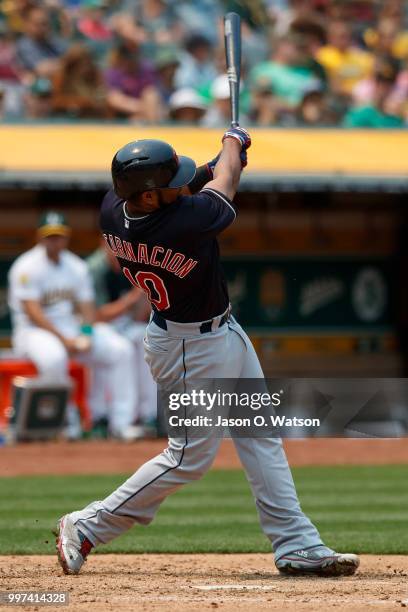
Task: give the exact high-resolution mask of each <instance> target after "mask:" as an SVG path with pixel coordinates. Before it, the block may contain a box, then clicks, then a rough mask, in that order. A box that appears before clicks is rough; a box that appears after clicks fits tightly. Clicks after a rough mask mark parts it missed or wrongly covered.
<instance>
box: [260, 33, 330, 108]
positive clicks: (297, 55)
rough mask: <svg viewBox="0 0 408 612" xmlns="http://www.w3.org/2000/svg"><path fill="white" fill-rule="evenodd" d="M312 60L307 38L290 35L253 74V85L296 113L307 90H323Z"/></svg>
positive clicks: (285, 37)
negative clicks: (272, 94)
mask: <svg viewBox="0 0 408 612" xmlns="http://www.w3.org/2000/svg"><path fill="white" fill-rule="evenodd" d="M310 59H311V58H310V56H309V52H308V49H307V45H306V41H305V39H304V38H303V36H299V35H297V34H295V33H292V34H288V35H287V36H284V37H282V38H281V39H280V40H279V41H278V44H277V47H276V51H275V52H274V53H273V54H272V57H271V59H270V60H269V61H268V62H263V63H261V64H259V65H258V66H256V67H255V68H254V69H253V70H252V71H251V74H250V79H251V82H252V85H253V86H254V88H255V89H256V90H257V91H259V90H262V91H267V90H268V89H269V90H270V91H271V92H273V93H274V95H275V96H276V98H277V99H279V102H280V105H281V107H282V109H283V110H294V109H295V107H296V106H297V105H298V104H299V103H300V102H301V100H302V98H303V96H304V94H305V93H306V92H307V91H311V90H316V89H319V88H321V87H322V83H321V80H320V79H319V78H318V77H317V76H316V74H315V72H314V70H313V67H312V66H311V63H310Z"/></svg>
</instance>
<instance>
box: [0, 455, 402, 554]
mask: <svg viewBox="0 0 408 612" xmlns="http://www.w3.org/2000/svg"><path fill="white" fill-rule="evenodd" d="M293 472H294V477H295V481H296V484H297V489H298V493H299V497H300V500H301V503H302V506H303V509H304V510H305V512H306V513H307V514H308V515H309V516H310V517H311V519H312V520H313V521H314V522H315V524H316V525H317V526H318V528H319V530H320V532H321V535H322V537H323V539H324V541H325V542H326V543H327V544H328V545H330V546H332V547H334V548H337V549H339V550H349V551H356V552H360V553H377V554H385V553H408V478H407V477H408V473H407V472H408V470H407V467H406V466H375V467H310V468H297V469H294V470H293ZM123 480H124V477H123V476H120V475H115V476H65V477H56V476H48V477H24V478H23V477H20V478H0V494H1V496H0V554H11V553H14V554H46V553H53V552H54V538H53V536H52V534H51V533H50V529H51V528H52V527H53V526H54V524H55V522H56V520H57V518H58V517H59V516H60V515H61V514H63V513H65V512H67V511H71V510H74V509H79V508H82V507H83V506H84V505H86V504H87V503H88V502H90V501H93V500H95V499H103V498H104V497H105V496H106V495H107V494H109V493H110V492H111V491H112V490H113V489H114V488H115V487H116V486H117V485H119V484H120V483H121V482H122V481H123ZM98 550H100V551H101V552H122V553H131V552H175V553H182V552H186V553H187V552H230V553H232V552H267V551H269V550H270V545H269V543H268V541H267V540H266V538H265V537H264V536H263V535H262V533H261V531H260V528H259V525H258V521H257V514H256V510H255V506H254V502H253V499H252V496H251V493H250V490H249V487H248V484H247V482H246V480H245V477H244V475H243V473H242V472H241V471H238V470H237V471H212V472H210V473H209V474H207V476H206V477H205V478H204V479H203V480H201V481H200V482H197V483H193V484H191V485H189V486H187V487H185V488H184V489H182V490H180V491H179V492H177V493H176V494H175V495H173V496H171V497H169V498H168V499H167V500H166V501H165V502H164V504H163V506H162V508H161V509H160V511H159V513H158V515H157V517H156V519H155V521H154V522H153V524H152V525H150V526H149V527H140V526H136V527H134V528H133V529H132V530H130V531H129V532H127V533H125V534H124V535H123V536H121V537H120V538H118V539H117V540H115V541H114V542H112V543H111V544H109V545H107V546H103V547H101V548H100V549H98Z"/></svg>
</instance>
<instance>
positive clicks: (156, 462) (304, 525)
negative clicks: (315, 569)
mask: <svg viewBox="0 0 408 612" xmlns="http://www.w3.org/2000/svg"><path fill="white" fill-rule="evenodd" d="M220 319H221V316H220V317H217V318H215V319H214V320H213V324H212V331H211V332H209V333H205V334H202V333H200V329H199V327H200V324H199V323H198V324H197V323H188V324H180V323H170V322H168V329H167V331H165V330H163V329H161V328H160V327H158V326H157V325H156V324H155V323H154V322H152V321H151V322H150V323H149V325H148V327H147V330H146V338H145V357H146V361H147V362H148V364H149V366H150V369H151V371H152V374H153V377H154V379H155V380H156V381H157V383H158V384H159V385H160V382H161V381H166V380H169V379H172V380H182V381H183V385H184V386H185V389H186V391H188V389H189V387H188V385H189V381H191V380H193V379H195V380H197V379H200V378H202V379H204V378H206V379H210V378H263V373H262V369H261V366H260V364H259V361H258V357H257V355H256V353H255V350H254V348H253V346H252V343H251V341H250V339H249V338H248V336H247V335H246V334H245V332H244V331H243V329H242V327H241V326H240V325H239V324H238V323H237V322H236V321H235V319H234V318H233V317H230V319H229V321H228V322H227V323H225V324H224V325H222V326H221V327H218V325H219V322H220ZM220 442H221V440H220V438H217V437H216V436H212V435H209V436H207V437H205V438H192V439H188V436H187V435H186V437H185V438H173V439H171V438H170V439H169V441H168V447H167V448H166V449H165V450H164V451H163V452H162V453H160V455H157V457H154V458H153V459H151V460H150V461H148V462H147V463H145V464H144V465H142V466H141V467H140V468H139V469H138V470H137V471H136V472H135V473H134V474H133V476H131V477H130V478H129V479H128V480H127V481H126V482H125V483H123V484H122V485H121V486H120V487H119V488H118V489H116V491H114V492H113V493H112V494H111V495H109V496H108V497H107V498H106V499H104V500H103V501H95V502H93V503H91V504H89V505H88V506H86V507H85V508H84V509H83V510H80V511H78V512H73V513H72V514H71V517H72V519H73V521H74V523H76V525H77V526H78V528H79V529H80V530H81V531H82V532H83V533H84V534H85V535H86V536H87V537H88V539H89V540H90V541H91V542H92V543H93V544H94V545H95V546H96V545H98V544H100V543H106V542H109V541H110V540H112V539H113V538H115V537H117V536H119V535H120V534H121V533H123V532H124V531H126V530H128V529H129V528H130V527H132V525H133V524H134V523H140V524H143V525H147V524H149V523H150V522H151V521H152V520H153V518H154V516H155V514H156V512H157V510H158V509H159V506H160V504H161V503H162V502H163V500H164V499H165V498H166V497H167V496H168V495H170V494H171V493H173V492H174V491H176V490H177V489H179V488H180V487H181V486H182V485H184V484H186V483H188V482H191V481H193V480H197V479H199V478H201V477H202V476H203V475H204V474H205V473H206V471H207V470H208V469H209V467H210V466H211V464H212V462H213V460H214V457H215V455H216V453H217V450H218V447H219V444H220ZM234 444H235V447H236V449H237V452H238V455H239V458H240V460H241V462H242V465H243V467H244V469H245V472H246V476H247V479H248V481H249V484H250V486H251V489H252V493H253V495H254V497H255V503H256V507H257V510H258V514H259V520H260V523H261V527H262V530H263V531H264V533H265V535H266V536H267V537H268V538H269V539H270V541H271V543H272V547H273V550H274V553H275V558H279V557H281V556H282V555H284V554H286V553H288V552H293V551H295V550H298V549H304V548H309V547H313V546H318V545H320V544H322V541H321V539H320V536H319V533H318V531H317V530H316V528H315V527H314V525H313V524H312V523H311V521H310V520H309V519H308V518H307V517H306V516H305V514H303V512H302V510H301V508H300V505H299V501H298V498H297V495H296V490H295V486H294V483H293V479H292V475H291V472H290V469H289V466H288V463H287V460H286V456H285V452H284V450H283V447H282V442H281V440H280V439H279V438H236V439H234Z"/></svg>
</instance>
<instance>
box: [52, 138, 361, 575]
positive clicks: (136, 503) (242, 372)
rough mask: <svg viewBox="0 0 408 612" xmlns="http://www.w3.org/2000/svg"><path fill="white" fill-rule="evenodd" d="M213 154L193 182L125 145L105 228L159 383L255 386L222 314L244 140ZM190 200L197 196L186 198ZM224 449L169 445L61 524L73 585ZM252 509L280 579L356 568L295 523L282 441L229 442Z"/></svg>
mask: <svg viewBox="0 0 408 612" xmlns="http://www.w3.org/2000/svg"><path fill="white" fill-rule="evenodd" d="M222 142H223V146H222V151H221V154H220V155H219V156H218V157H217V158H216V159H215V160H213V161H212V162H210V163H209V164H207V165H206V166H203V167H200V168H198V170H197V171H196V167H195V163H194V161H193V160H191V159H189V158H187V157H182V156H177V154H176V152H175V151H174V150H173V148H172V147H171V146H170V145H168V144H166V143H164V142H161V141H157V140H140V141H135V142H132V143H129V144H128V145H126V146H125V147H123V148H122V149H120V150H119V151H118V153H117V154H116V155H115V157H114V159H113V162H112V176H113V190H111V191H109V193H108V194H107V195H106V196H105V199H104V201H103V204H102V211H101V228H102V232H103V235H104V237H105V240H106V242H107V244H108V246H109V247H110V248H111V249H112V251H113V252H114V253H115V255H116V257H117V258H118V261H119V263H120V265H121V267H122V271H123V273H124V275H125V276H126V277H127V278H128V280H129V281H130V282H131V283H132V284H134V285H137V286H139V287H141V288H142V289H143V290H144V291H145V292H146V293H147V295H148V297H149V299H150V302H151V304H152V316H151V319H150V323H149V325H148V327H147V330H146V338H145V354H146V360H147V362H148V364H149V365H150V369H151V371H152V374H153V377H154V378H155V380H156V381H157V383H158V384H159V385H160V384H164V383H165V381H166V380H169V379H171V380H173V381H180V382H181V383H182V384H183V385H184V387H185V389H186V390H187V391H188V390H189V388H191V385H192V381H193V380H194V379H196V380H197V379H199V378H210V379H211V378H236V379H237V378H240V377H242V378H263V373H262V370H261V366H260V364H259V361H258V358H257V355H256V353H255V350H254V348H253V346H252V344H251V342H250V340H249V338H248V336H247V335H246V334H245V332H244V331H243V329H242V328H241V327H240V325H239V324H238V323H237V321H236V320H235V319H234V317H233V316H232V315H231V313H230V306H229V298H228V291H227V285H226V282H225V280H224V277H223V275H222V272H221V268H220V261H219V247H218V243H217V235H218V234H219V233H220V232H222V231H223V230H224V229H226V228H227V227H228V226H229V225H230V224H231V223H233V222H234V220H235V217H236V215H237V210H236V206H235V204H234V202H233V198H234V195H235V193H236V190H237V187H238V183H239V179H240V174H241V170H242V167H243V166H245V165H246V151H247V149H248V147H249V146H250V144H251V141H250V137H249V134H248V133H247V132H246V131H245V130H244V129H242V128H233V129H230V130H228V131H227V132H225V134H224V136H223V139H222ZM192 194H194V195H192ZM219 443H220V440H219V439H218V438H216V437H215V436H213V435H212V434H209V435H208V436H207V437H205V438H192V439H189V438H188V435H187V434H186V435H185V437H183V438H177V439H174V438H173V439H169V443H168V447H167V448H166V449H165V450H164V451H163V452H162V453H161V454H160V455H158V456H157V457H155V458H154V459H151V460H150V461H148V462H147V463H145V464H144V465H143V466H142V467H141V468H139V469H138V470H137V471H136V472H135V474H133V476H131V477H130V478H129V479H128V480H127V481H126V482H125V483H124V484H122V485H121V486H120V487H119V488H118V489H117V490H116V491H114V492H113V493H112V494H111V495H109V496H108V497H107V498H106V499H104V500H103V501H95V502H93V503H91V504H89V505H88V506H86V507H85V508H84V509H83V510H79V511H75V512H72V513H70V514H67V515H65V516H63V517H62V518H61V519H60V522H59V529H58V534H57V551H58V557H59V561H60V564H61V566H62V568H63V570H64V572H65V573H67V574H77V573H78V572H79V571H80V569H81V567H82V565H83V563H84V561H85V559H86V557H87V555H88V553H89V552H90V550H91V549H92V547H94V546H98V545H99V544H101V543H105V542H109V541H110V540H112V539H113V538H115V537H117V536H119V535H120V534H121V533H123V532H124V531H126V530H127V529H129V528H130V527H132V525H133V524H134V523H140V524H143V525H147V524H148V523H150V522H151V521H152V520H153V518H154V516H155V514H156V512H157V510H158V509H159V507H160V504H161V503H162V502H163V500H164V499H165V498H166V497H167V496H168V495H170V494H171V493H173V492H174V491H176V490H177V489H178V488H179V487H181V486H182V485H183V484H186V483H189V482H191V481H193V480H196V479H198V478H200V477H201V476H203V474H204V473H205V472H206V471H207V470H208V468H209V467H210V466H211V463H212V462H213V459H214V456H215V454H216V452H217V449H218V446H219ZM234 444H235V446H236V448H237V451H238V454H239V457H240V459H241V462H242V464H243V466H244V469H245V472H246V475H247V478H248V481H249V484H250V486H251V489H252V492H253V495H254V497H255V500H256V506H257V510H258V513H259V520H260V523H261V526H262V529H263V531H264V533H265V535H266V536H267V537H268V538H269V539H270V541H271V543H272V547H273V550H274V553H275V563H276V566H277V568H278V569H279V571H280V572H282V573H293V574H302V573H314V574H318V575H320V574H324V575H336V576H337V575H342V574H343V575H345V574H353V573H354V572H355V570H356V568H357V567H358V564H359V559H358V557H357V556H356V555H354V554H339V553H336V552H334V551H333V550H331V549H329V548H327V547H326V546H325V545H324V544H323V542H322V541H321V538H320V536H319V533H318V532H317V530H316V528H315V527H314V525H313V524H312V523H311V522H310V520H309V519H308V518H307V517H306V516H305V515H304V514H303V512H302V510H301V508H300V505H299V501H298V499H297V495H296V491H295V487H294V483H293V480H292V476H291V473H290V470H289V467H288V463H287V460H286V457H285V454H284V451H283V447H282V443H281V440H280V439H275V438H273V439H272V438H237V439H234Z"/></svg>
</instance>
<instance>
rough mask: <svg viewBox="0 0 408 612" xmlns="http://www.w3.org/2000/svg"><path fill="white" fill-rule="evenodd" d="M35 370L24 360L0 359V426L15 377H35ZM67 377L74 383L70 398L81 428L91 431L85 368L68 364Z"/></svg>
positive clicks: (4, 416)
mask: <svg viewBox="0 0 408 612" xmlns="http://www.w3.org/2000/svg"><path fill="white" fill-rule="evenodd" d="M36 375H37V369H36V367H35V366H34V364H33V363H32V362H31V361H27V360H26V359H0V425H5V424H6V423H7V422H8V410H9V408H10V406H11V387H12V383H13V378H15V377H16V376H36ZM69 376H70V377H71V378H72V379H73V381H74V389H73V391H72V398H73V401H74V403H75V404H76V406H78V410H79V413H80V415H81V423H82V427H83V429H84V430H85V431H88V430H89V429H91V426H92V423H91V412H90V410H89V406H88V400H87V397H88V374H87V370H86V367H85V366H84V365H82V364H81V363H78V362H77V361H70V362H69Z"/></svg>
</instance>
